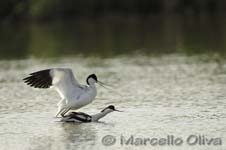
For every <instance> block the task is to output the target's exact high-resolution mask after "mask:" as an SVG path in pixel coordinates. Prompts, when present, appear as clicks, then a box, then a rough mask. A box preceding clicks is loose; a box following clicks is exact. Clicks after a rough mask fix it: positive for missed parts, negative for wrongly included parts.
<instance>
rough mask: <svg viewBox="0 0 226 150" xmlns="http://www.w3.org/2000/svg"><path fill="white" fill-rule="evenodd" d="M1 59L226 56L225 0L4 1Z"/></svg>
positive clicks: (0, 13) (0, 25) (1, 3)
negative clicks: (183, 55)
mask: <svg viewBox="0 0 226 150" xmlns="http://www.w3.org/2000/svg"><path fill="white" fill-rule="evenodd" d="M0 6H1V9H0V59H8V58H12V59H15V58H17V59H18V58H27V57H30V56H37V57H58V56H59V57H60V56H62V55H63V56H65V55H67V56H71V55H85V56H87V55H89V56H96V55H98V56H104V57H107V56H109V57H111V56H114V55H119V54H132V53H135V54H136V53H137V52H138V53H139V54H142V53H144V54H150V55H152V54H154V55H156V54H157V55H159V54H168V53H183V54H187V55H193V54H195V55H196V54H208V55H210V56H212V55H214V56H220V57H223V58H225V57H226V44H225V43H226V19H225V15H224V14H225V12H226V0H65V1H63V0H0Z"/></svg>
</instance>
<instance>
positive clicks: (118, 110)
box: [114, 109, 123, 112]
mask: <svg viewBox="0 0 226 150" xmlns="http://www.w3.org/2000/svg"><path fill="white" fill-rule="evenodd" d="M114 111H118V112H123V111H121V110H117V109H115V110H114Z"/></svg>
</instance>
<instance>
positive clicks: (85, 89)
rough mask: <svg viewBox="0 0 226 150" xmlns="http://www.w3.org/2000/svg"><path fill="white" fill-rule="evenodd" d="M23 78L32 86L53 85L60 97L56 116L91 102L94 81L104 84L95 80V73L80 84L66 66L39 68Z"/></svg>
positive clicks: (93, 94) (94, 89)
mask: <svg viewBox="0 0 226 150" xmlns="http://www.w3.org/2000/svg"><path fill="white" fill-rule="evenodd" d="M23 80H24V82H25V83H26V84H27V85H30V86H31V87H34V88H50V87H53V88H55V89H56V91H57V92H58V93H59V95H60V97H61V98H62V99H61V101H60V102H59V103H58V104H57V106H58V111H57V113H56V117H57V116H58V115H59V114H60V115H61V116H64V115H65V114H66V113H67V112H68V111H69V110H76V109H79V108H81V107H83V106H85V105H87V104H89V103H91V102H92V101H93V100H94V99H95V97H96V95H97V90H96V86H95V83H99V85H101V86H103V85H104V84H103V83H102V82H100V81H98V80H97V76H96V75H95V74H91V75H89V76H88V77H87V79H86V82H87V85H81V84H79V82H78V81H77V80H76V78H75V77H74V75H73V72H72V70H71V69H68V68H53V69H46V70H41V71H38V72H34V73H31V74H29V76H28V77H26V78H24V79H23Z"/></svg>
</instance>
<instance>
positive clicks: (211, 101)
mask: <svg viewBox="0 0 226 150" xmlns="http://www.w3.org/2000/svg"><path fill="white" fill-rule="evenodd" d="M49 67H70V68H72V69H73V71H74V74H75V75H76V77H77V78H78V80H79V81H80V82H81V83H83V84H85V78H86V76H88V75H89V74H90V73H96V74H97V75H98V78H99V79H100V80H102V81H104V82H106V83H108V84H111V85H112V86H113V88H114V89H115V90H114V91H109V90H106V89H103V88H102V87H99V86H98V87H97V89H98V94H97V98H96V100H95V101H93V103H92V104H90V105H88V106H86V107H84V108H82V109H81V110H80V111H83V112H87V113H89V114H93V113H96V112H99V111H100V110H101V109H103V108H104V107H106V106H107V105H110V104H113V105H115V106H116V108H118V109H120V110H123V111H124V112H122V113H119V112H114V113H112V114H109V115H108V116H106V117H105V118H103V119H102V120H101V121H102V123H87V124H68V123H61V122H58V119H56V118H54V115H55V112H56V110H57V107H56V103H57V102H58V101H59V100H60V97H59V96H58V94H57V93H56V92H55V91H54V90H53V89H33V88H30V87H28V86H26V85H25V84H24V83H23V82H22V80H21V79H22V78H24V77H25V76H26V75H27V74H28V73H30V72H33V71H37V70H40V69H46V68H49ZM0 83H1V86H0V145H1V150H11V149H12V150H13V149H21V150H30V149H33V150H42V149H52V150H55V149H56V150H57V149H60V150H74V149H103V150H104V149H116V148H118V149H131V148H132V149H167V150H168V149H170V150H171V149H172V150H174V149H180V150H181V149H184V150H185V149H186V150H189V149H196V150H208V149H209V150H212V149H216V150H223V149H225V148H226V145H225V142H226V101H225V99H226V62H225V60H223V59H220V60H217V61H216V59H209V58H208V57H206V56H205V55H201V56H185V55H179V54H171V55H162V56H144V55H120V56H117V57H111V58H105V59H103V58H101V57H82V56H75V57H61V58H56V59H34V58H32V59H22V60H11V61H0ZM191 134H194V135H205V136H206V137H207V138H217V137H220V138H221V139H222V141H223V143H222V145H221V146H213V145H211V146H208V145H201V146H200V145H195V146H189V145H187V144H186V143H183V144H182V145H181V146H159V145H157V146H151V145H146V146H144V145H140V146H134V145H121V143H120V137H121V136H124V137H125V138H129V137H130V136H131V135H133V136H134V137H135V138H136V137H137V138H141V137H146V138H148V137H150V138H152V137H155V138H165V137H167V135H173V136H175V137H181V138H183V139H184V140H186V137H188V136H189V135H191ZM105 135H112V136H115V138H116V143H115V144H114V145H112V146H107V147H106V146H104V145H103V144H102V138H103V137H104V136H105Z"/></svg>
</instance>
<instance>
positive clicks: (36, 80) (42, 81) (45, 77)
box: [23, 69, 53, 88]
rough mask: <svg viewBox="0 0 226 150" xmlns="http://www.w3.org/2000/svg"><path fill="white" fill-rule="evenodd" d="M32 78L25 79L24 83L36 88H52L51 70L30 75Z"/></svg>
mask: <svg viewBox="0 0 226 150" xmlns="http://www.w3.org/2000/svg"><path fill="white" fill-rule="evenodd" d="M29 75H30V76H28V77H26V78H24V79H23V80H24V82H25V83H26V84H27V85H30V86H31V87H34V88H49V87H50V86H52V80H53V79H52V77H51V75H50V69H46V70H41V71H38V72H34V73H31V74H29Z"/></svg>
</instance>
